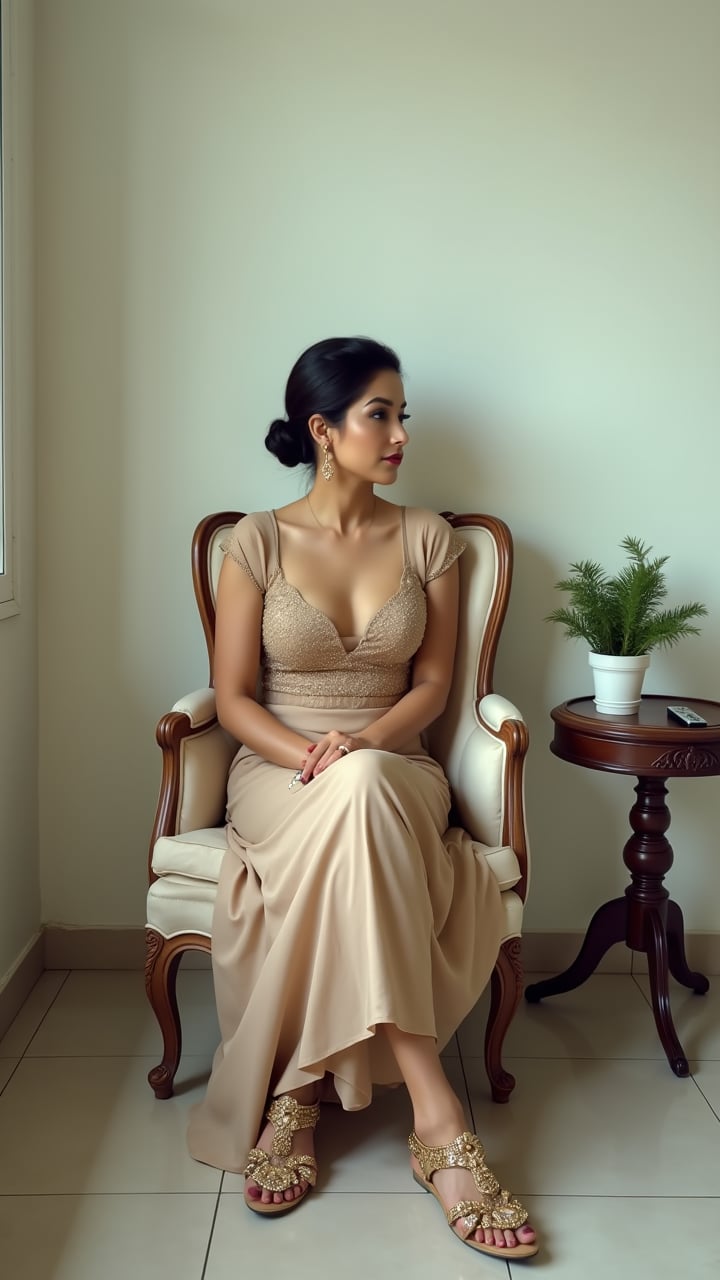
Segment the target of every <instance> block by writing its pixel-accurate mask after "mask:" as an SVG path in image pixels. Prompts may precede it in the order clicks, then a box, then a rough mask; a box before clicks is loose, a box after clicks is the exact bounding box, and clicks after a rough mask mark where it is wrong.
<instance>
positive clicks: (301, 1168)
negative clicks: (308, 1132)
mask: <svg viewBox="0 0 720 1280" xmlns="http://www.w3.org/2000/svg"><path fill="white" fill-rule="evenodd" d="M305 1127H306V1126H303V1128H305ZM243 1176H244V1177H246V1178H252V1180H253V1182H257V1184H258V1186H259V1187H262V1188H263V1190H264V1191H287V1190H288V1188H289V1187H296V1186H297V1185H298V1183H299V1182H300V1181H303V1182H307V1183H309V1185H310V1186H311V1187H314V1186H315V1183H316V1182H317V1162H316V1160H315V1158H314V1156H304V1155H301V1154H300V1153H299V1152H295V1151H291V1152H290V1153H289V1154H288V1155H286V1156H284V1157H282V1158H278V1155H277V1153H276V1152H275V1151H273V1152H269V1151H263V1150H262V1148H261V1147H253V1149H252V1151H251V1152H250V1154H249V1155H248V1158H247V1164H246V1165H245V1168H244V1169H243Z"/></svg>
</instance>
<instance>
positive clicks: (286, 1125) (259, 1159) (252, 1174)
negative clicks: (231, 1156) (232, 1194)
mask: <svg viewBox="0 0 720 1280" xmlns="http://www.w3.org/2000/svg"><path fill="white" fill-rule="evenodd" d="M319 1117H320V1107H319V1106H318V1104H317V1103H313V1105H312V1106H310V1107H303V1106H301V1104H300V1103H299V1102H298V1101H297V1099H296V1098H290V1097H288V1096H287V1095H285V1096H283V1097H281V1098H273V1101H272V1102H271V1104H270V1109H269V1111H268V1113H267V1116H266V1119H267V1120H269V1121H270V1123H271V1124H272V1125H274V1127H275V1132H274V1134H273V1140H272V1148H271V1150H270V1151H263V1150H262V1149H261V1148H260V1147H253V1149H252V1151H251V1152H250V1154H249V1156H248V1158H247V1164H246V1165H245V1168H244V1169H243V1174H244V1175H245V1177H246V1178H252V1180H253V1182H256V1183H257V1185H258V1186H259V1187H262V1188H263V1190H264V1191H273V1192H274V1191H279V1192H283V1191H287V1190H288V1189H289V1188H290V1187H297V1186H298V1185H299V1183H300V1182H301V1181H302V1182H307V1183H308V1186H307V1187H306V1189H305V1190H304V1191H303V1193H302V1195H301V1196H296V1198H295V1199H294V1200H282V1201H281V1202H280V1203H279V1204H276V1203H275V1202H274V1201H272V1200H271V1201H270V1203H269V1204H264V1203H263V1202H262V1200H251V1199H250V1197H249V1196H248V1194H247V1191H246V1192H245V1203H246V1205H247V1207H248V1209H252V1210H253V1213H287V1211H288V1210H289V1209H295V1208H296V1207H297V1205H299V1204H300V1203H301V1202H302V1201H303V1200H304V1199H305V1196H306V1195H307V1193H308V1191H309V1190H310V1187H314V1186H315V1183H316V1181H317V1163H316V1161H315V1158H314V1156H305V1155H301V1154H299V1153H298V1152H294V1151H293V1149H292V1138H293V1134H294V1133H296V1132H297V1130H298V1129H314V1128H315V1125H316V1124H317V1122H318V1119H319Z"/></svg>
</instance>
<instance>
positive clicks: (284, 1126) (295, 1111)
mask: <svg viewBox="0 0 720 1280" xmlns="http://www.w3.org/2000/svg"><path fill="white" fill-rule="evenodd" d="M319 1118H320V1106H319V1104H318V1103H317V1102H314V1103H313V1104H312V1106H309V1107H304V1106H302V1105H301V1104H300V1103H299V1102H298V1100H297V1098H290V1097H288V1095H287V1094H283V1095H282V1097H280V1098H273V1100H272V1102H271V1104H270V1107H269V1109H268V1113H267V1119H268V1120H269V1121H270V1123H271V1124H272V1125H273V1126H274V1128H275V1133H274V1134H273V1143H272V1154H273V1155H274V1156H288V1155H290V1152H291V1151H292V1136H293V1134H294V1133H296V1132H297V1130H298V1129H314V1128H315V1125H316V1124H317V1122H318V1120H319Z"/></svg>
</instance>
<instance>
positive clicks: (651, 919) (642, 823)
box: [623, 777, 702, 1076]
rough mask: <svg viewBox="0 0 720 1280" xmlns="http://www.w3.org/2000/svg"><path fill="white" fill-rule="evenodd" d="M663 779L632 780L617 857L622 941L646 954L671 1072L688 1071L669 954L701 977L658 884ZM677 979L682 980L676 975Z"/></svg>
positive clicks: (664, 853) (662, 867)
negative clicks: (626, 881)
mask: <svg viewBox="0 0 720 1280" xmlns="http://www.w3.org/2000/svg"><path fill="white" fill-rule="evenodd" d="M665 781H666V779H665V778H647V777H641V778H638V785H637V786H636V788H635V794H636V796H637V800H636V801H635V804H634V805H633V807H632V809H631V810H630V825H631V827H632V829H633V834H632V836H631V837H630V839H629V840H628V842H627V844H626V845H625V849H624V851H623V857H624V859H625V865H626V867H627V868H628V871H629V872H630V875H631V883H630V885H629V886H628V888H627V889H626V890H625V892H626V895H627V900H628V934H627V944H628V946H629V947H631V948H632V949H633V951H644V952H646V953H647V958H648V972H649V977H650V994H651V999H652V1007H653V1013H654V1015H655V1024H656V1026H657V1029H658V1035H659V1036H660V1041H661V1043H662V1047H663V1049H664V1050H665V1053H666V1054H667V1059H668V1062H669V1063H670V1066H671V1068H672V1070H673V1071H674V1072H675V1075H676V1076H686V1075H687V1074H688V1064H687V1059H686V1057H685V1052H684V1050H683V1047H682V1045H681V1044H680V1041H679V1039H678V1036H677V1032H676V1031H675V1027H674V1025H673V1020H672V1013H671V1012H670V995H669V991H668V969H669V967H670V957H671V955H672V965H673V969H677V972H678V973H680V974H683V975H684V976H685V977H687V978H690V979H691V980H692V981H691V983H690V985H694V980H695V979H701V980H702V974H691V973H690V970H689V969H688V967H687V962H686V960H685V946H684V941H683V927H682V923H683V922H682V913H681V911H680V908H679V907H678V906H677V905H676V904H675V903H670V902H669V898H668V891H667V889H666V888H665V886H664V884H663V880H664V878H665V875H666V873H667V872H668V871H669V870H670V868H671V866H672V863H673V851H672V845H671V844H670V841H669V840H668V839H667V837H666V835H665V832H666V831H667V829H668V827H669V826H670V810H669V809H668V807H667V805H666V804H665V796H666V795H667V788H666V786H665ZM681 981H682V978H681Z"/></svg>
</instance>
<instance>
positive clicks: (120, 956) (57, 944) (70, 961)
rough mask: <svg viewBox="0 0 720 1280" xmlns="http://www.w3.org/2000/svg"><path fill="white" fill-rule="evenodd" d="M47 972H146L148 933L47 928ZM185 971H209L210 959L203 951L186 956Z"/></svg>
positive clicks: (139, 929)
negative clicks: (83, 970)
mask: <svg viewBox="0 0 720 1280" xmlns="http://www.w3.org/2000/svg"><path fill="white" fill-rule="evenodd" d="M44 937H45V968H46V969H143V968H144V967H145V930H144V929H143V928H138V927H135V928H132V929H83V928H69V927H68V926H66V925H60V924H47V925H46V926H45V934H44ZM182 963H183V968H185V969H208V968H210V957H209V956H208V955H207V954H203V953H202V952H199V951H188V952H187V954H186V955H184V956H183V960H182Z"/></svg>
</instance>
